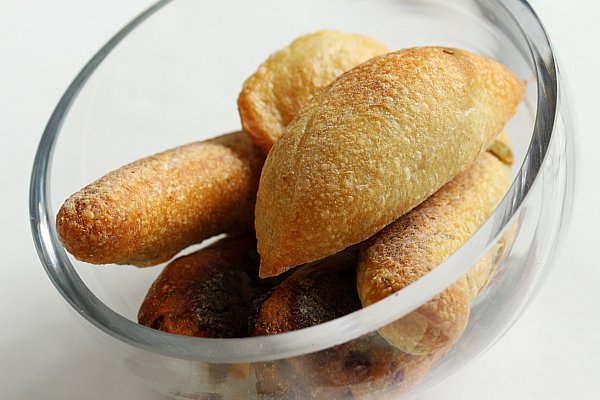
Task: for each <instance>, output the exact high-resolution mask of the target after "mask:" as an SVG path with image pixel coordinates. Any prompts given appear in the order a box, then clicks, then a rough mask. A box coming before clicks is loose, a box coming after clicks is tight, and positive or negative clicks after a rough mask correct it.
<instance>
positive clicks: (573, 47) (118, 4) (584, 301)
mask: <svg viewBox="0 0 600 400" xmlns="http://www.w3.org/2000/svg"><path fill="white" fill-rule="evenodd" d="M531 2H532V4H533V5H534V7H535V8H536V9H537V11H538V13H539V15H540V16H541V18H542V20H543V21H544V23H545V25H546V27H547V29H548V31H549V33H550V36H551V37H552V39H553V42H554V44H555V47H556V49H557V50H558V52H559V55H560V61H561V62H562V70H563V72H565V73H566V75H567V79H568V82H569V83H570V88H571V99H572V102H571V108H572V109H573V111H574V112H575V117H576V122H577V124H578V136H579V137H578V141H579V149H578V150H579V153H578V162H579V164H578V187H577V197H576V204H575V211H574V215H573V220H572V223H571V227H570V231H569V235H568V237H567V240H566V243H564V246H563V249H562V252H561V254H560V256H559V258H558V260H557V263H556V268H555V270H554V272H553V274H552V275H551V276H550V278H549V279H548V281H547V283H546V285H545V286H544V288H543V289H542V290H541V292H540V293H539V295H538V297H537V298H536V300H535V301H534V303H533V304H532V305H531V307H530V308H529V309H528V311H527V312H526V313H525V315H524V316H523V317H522V318H521V320H520V321H519V322H517V324H516V325H515V326H514V327H513V329H512V330H511V331H510V332H509V333H508V334H507V335H506V336H505V337H504V338H503V339H502V340H501V341H500V342H499V343H498V344H497V345H496V346H495V347H494V348H492V350H490V351H489V352H488V353H486V354H485V355H483V356H482V357H480V358H479V359H478V360H476V361H475V362H473V363H472V364H471V365H470V366H469V367H467V368H465V369H464V370H462V371H460V372H459V373H457V374H456V375H454V376H453V377H452V378H451V379H449V380H448V381H446V382H445V383H443V384H442V385H441V386H439V387H437V388H436V389H434V390H433V391H431V392H430V393H429V394H427V395H426V396H425V397H424V398H423V399H426V400H435V399H445V400H452V399H461V400H469V399H473V400H475V399H489V400H501V399H546V400H552V399H561V400H562V399H600V361H599V360H600V344H599V343H598V340H599V338H600V268H599V262H598V256H597V253H596V252H595V250H596V249H597V248H598V247H599V246H600V240H598V234H597V232H598V227H597V226H596V225H597V224H600V213H599V212H598V209H599V208H600V206H599V205H598V203H599V201H598V200H599V199H600V189H599V187H600V134H598V129H599V127H600V102H599V101H598V93H600V80H599V79H598V73H599V71H600V45H599V44H598V43H599V42H600V24H598V22H597V20H598V17H600V3H599V2H596V1H594V0H578V1H577V2H565V1H562V0H531ZM150 3H151V2H150V1H149V0H127V1H119V0H103V1H102V2H100V1H93V0H85V1H84V0H60V1H59V0H54V1H16V0H14V1H10V0H8V1H6V0H0V152H1V154H0V171H1V172H0V192H1V194H2V195H1V196H0V206H1V208H0V210H2V216H1V217H0V246H1V254H2V259H3V260H4V262H2V263H1V264H2V267H0V308H1V309H2V318H1V321H2V328H0V398H1V399H47V400H57V399H91V400H95V399H98V400H100V399H102V400H104V399H107V398H109V399H110V398H113V399H121V398H123V399H125V398H126V399H129V400H137V399H140V400H141V399H145V400H149V399H160V398H161V397H160V396H158V395H156V394H154V393H153V392H151V391H150V390H149V389H147V388H145V387H142V386H139V384H138V383H136V382H132V381H129V380H128V379H127V374H126V373H122V372H123V371H121V368H122V367H120V366H119V365H118V364H117V363H115V362H114V361H113V359H112V358H111V356H110V355H109V354H105V353H104V351H103V349H102V347H101V346H100V345H98V344H97V343H96V342H95V339H93V338H91V337H89V336H88V333H87V331H86V329H85V328H84V327H83V326H82V324H81V323H79V322H77V320H76V319H75V318H74V317H73V315H72V312H71V311H70V310H69V309H68V307H67V305H66V303H65V301H64V300H63V299H62V298H61V297H60V295H59V294H58V293H57V292H56V291H55V289H54V287H53V286H52V285H51V283H50V281H49V280H48V278H47V277H46V275H45V273H44V271H43V269H42V267H41V265H40V262H39V261H38V258H37V255H36V253H35V250H34V248H33V244H32V239H31V235H30V231H29V222H28V209H27V201H28V182H29V173H30V170H31V165H32V161H33V155H34V151H35V148H36V146H37V142H38V140H39V137H40V135H41V133H42V131H43V128H44V126H45V124H46V122H47V120H48V118H49V116H50V113H51V112H52V110H53V108H54V106H55V104H56V103H57V101H58V99H59V98H60V96H61V95H62V93H63V91H64V89H65V88H66V87H67V85H68V84H69V83H70V81H71V80H72V78H73V77H74V76H75V74H76V73H77V72H78V71H79V69H80V68H81V67H82V66H83V64H84V63H85V62H86V61H87V60H88V59H89V58H90V57H91V56H92V55H93V54H94V53H95V51H96V50H97V49H98V48H99V47H100V46H101V45H102V44H104V42H105V41H106V40H107V39H108V38H109V37H110V36H111V35H112V34H113V33H114V32H116V31H117V30H118V29H119V28H121V27H122V26H123V25H124V24H125V23H126V22H128V20H129V19H131V18H132V17H133V16H135V15H136V14H137V13H138V12H140V11H141V10H143V9H144V8H145V7H146V6H147V5H149V4H150Z"/></svg>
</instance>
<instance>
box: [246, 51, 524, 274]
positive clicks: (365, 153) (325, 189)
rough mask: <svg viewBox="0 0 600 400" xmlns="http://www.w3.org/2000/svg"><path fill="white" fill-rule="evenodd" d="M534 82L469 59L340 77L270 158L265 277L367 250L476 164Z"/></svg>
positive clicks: (401, 64) (415, 62) (426, 59)
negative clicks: (356, 248)
mask: <svg viewBox="0 0 600 400" xmlns="http://www.w3.org/2000/svg"><path fill="white" fill-rule="evenodd" d="M523 90H524V84H523V82H522V81H520V80H519V79H518V78H517V77H516V76H515V75H514V74H513V73H512V72H510V71H509V70H508V69H507V68H506V67H504V66H503V65H500V64H498V63H496V62H494V61H492V60H489V59H486V58H484V57H481V56H477V55H475V54H472V53H469V52H466V51H464V50H458V49H449V48H438V47H424V48H413V49H407V50H402V51H398V52H394V53H389V54H385V55H382V56H378V57H375V58H373V59H371V60H369V61H367V62H365V63H363V64H361V65H359V66H357V67H355V68H353V69H352V70H350V71H348V72H346V73H344V74H343V75H341V76H340V77H339V78H337V79H336V80H335V81H334V82H333V83H332V84H331V85H329V86H328V87H327V88H325V89H323V90H322V91H321V92H320V93H319V94H318V95H316V96H315V97H314V98H313V99H312V100H311V101H310V102H309V103H308V104H307V105H306V106H305V107H304V108H302V110H301V111H300V112H299V113H298V114H297V116H296V117H295V118H294V120H293V121H292V122H291V123H290V124H289V125H288V127H287V128H286V132H285V134H284V135H283V136H282V137H281V138H280V140H279V141H278V142H277V143H276V144H275V146H273V148H272V149H271V152H270V153H269V155H268V156H267V161H266V162H265V166H264V168H263V172H262V175H261V180H260V184H259V189H258V194H257V202H256V209H255V227H256V234H257V238H258V251H259V254H260V256H261V267H260V275H261V277H268V276H275V275H277V274H280V273H282V272H283V271H286V270H288V269H290V268H292V267H294V266H297V265H300V264H302V263H306V262H310V261H313V260H317V259H321V258H324V257H326V256H328V255H331V254H335V253H337V252H339V251H341V250H342V249H344V248H346V247H348V246H351V245H353V244H356V243H359V242H361V241H363V240H365V239H367V238H369V237H371V236H372V235H374V234H375V233H377V232H378V231H379V230H381V229H382V228H383V227H385V226H386V225H388V224H389V223H391V222H393V221H394V220H396V219H397V218H399V217H400V216H401V215H403V214H405V213H406V212H408V211H409V210H410V209H412V208H413V207H415V206H416V205H418V204H419V203H421V202H422V201H423V200H425V199H426V198H427V197H429V196H430V195H431V194H433V193H434V192H435V191H436V190H438V189H439V188H440V187H441V186H442V185H444V184H445V183H446V182H448V181H449V180H451V179H452V178H453V177H454V176H455V175H457V174H458V173H459V172H461V171H462V170H464V169H465V168H466V167H467V166H468V165H469V164H471V163H472V162H473V161H474V160H475V159H476V158H477V156H478V155H479V154H480V153H481V152H482V151H483V150H484V149H485V148H486V147H487V146H488V145H490V144H491V142H492V141H493V140H494V138H495V137H496V136H497V134H498V133H499V132H500V131H501V129H502V128H503V127H504V125H505V124H506V122H507V121H508V119H509V118H510V117H511V116H512V115H513V114H514V113H515V111H516V109H517V105H518V104H519V102H520V100H521V97H522V94H523Z"/></svg>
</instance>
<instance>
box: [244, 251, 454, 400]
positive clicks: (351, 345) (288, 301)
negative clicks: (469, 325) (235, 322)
mask: <svg viewBox="0 0 600 400" xmlns="http://www.w3.org/2000/svg"><path fill="white" fill-rule="evenodd" d="M355 250H356V249H355V248H351V249H348V250H346V251H344V252H342V253H340V254H337V255H334V256H331V257H328V258H327V259H325V260H321V261H318V262H316V263H313V264H310V265H307V266H304V267H301V268H299V269H298V270H296V271H294V272H293V273H292V274H291V276H290V277H289V278H287V279H285V280H284V281H283V282H282V283H281V284H279V285H278V286H276V287H275V288H274V289H273V290H272V291H271V292H270V294H269V295H268V297H267V298H266V299H264V301H263V302H262V304H260V305H259V307H258V316H257V318H256V322H255V326H254V334H255V335H272V334H277V333H283V332H289V331H292V330H297V329H302V328H307V327H310V326H313V325H317V324H320V323H323V322H327V321H329V320H332V319H335V318H339V317H342V316H344V315H346V314H348V313H350V312H352V311H355V310H357V309H359V308H360V301H359V299H358V295H357V293H356V274H355V266H356V251H355ZM444 352H445V350H444ZM442 354H443V353H442V352H439V353H437V354H435V355H434V356H413V355H410V354H406V353H403V352H401V351H399V350H397V349H395V348H394V347H392V346H390V345H389V344H387V343H386V342H385V341H384V340H383V339H381V338H380V337H379V335H378V334H376V333H375V334H371V335H367V336H364V337H361V338H358V339H355V340H353V341H351V342H348V343H344V344H342V345H338V346H335V347H333V348H330V349H326V350H322V351H319V352H317V353H313V354H309V355H304V356H298V357H293V358H289V359H286V360H281V361H275V362H271V363H261V364H257V365H255V370H256V372H257V378H258V381H259V392H260V393H261V396H262V397H261V398H272V399H275V398H278V399H289V398H306V397H312V398H322V397H324V396H327V397H328V398H335V399H337V398H339V399H354V398H356V399H360V398H386V397H385V396H383V397H382V394H383V393H393V394H395V395H397V394H398V393H401V392H403V391H405V390H407V389H408V388H409V387H411V386H412V385H413V384H415V383H416V382H418V381H419V380H420V379H421V378H422V377H423V376H424V374H425V373H426V372H427V371H428V370H429V368H430V367H431V365H432V363H433V362H434V361H435V360H437V359H438V358H439V357H440V356H441V355H442ZM373 396H375V397H373ZM377 396H380V397H377Z"/></svg>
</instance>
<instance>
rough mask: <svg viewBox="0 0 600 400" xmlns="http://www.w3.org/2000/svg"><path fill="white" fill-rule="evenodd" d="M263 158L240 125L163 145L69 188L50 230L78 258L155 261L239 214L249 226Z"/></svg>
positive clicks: (224, 227)
mask: <svg viewBox="0 0 600 400" xmlns="http://www.w3.org/2000/svg"><path fill="white" fill-rule="evenodd" d="M263 162H264V156H263V155H262V153H261V152H260V150H259V149H258V148H256V146H254V144H253V143H252V141H251V140H250V139H249V138H248V137H247V136H246V135H245V134H244V133H242V132H237V133H232V134H229V135H224V136H221V137H218V138H215V139H211V140H207V141H204V142H196V143H192V144H188V145H185V146H181V147H177V148H175V149H171V150H167V151H165V152H162V153H159V154H156V155H153V156H150V157H146V158H144V159H141V160H138V161H135V162H133V163H131V164H129V165H126V166H124V167H121V168H119V169H117V170H115V171H112V172H110V173H108V174H107V175H105V176H103V177H102V178H100V179H98V180H97V181H95V182H93V183H92V184H90V185H88V186H86V187H85V188H83V189H82V190H80V191H79V192H77V193H75V194H73V195H72V196H71V197H69V198H68V199H67V200H66V201H65V203H64V204H63V206H62V207H61V209H60V211H59V212H58V215H57V217H56V230H57V232H58V235H59V237H60V239H61V241H62V243H63V245H64V246H65V249H67V251H69V252H70V253H71V254H73V255H74V256H75V258H77V259H78V260H81V261H86V262H89V263H93V264H110V263H115V264H133V265H137V266H139V267H143V266H149V265H155V264H160V263H161V262H164V261H168V260H169V259H171V258H172V257H173V256H174V255H175V254H177V252H179V251H180V250H182V249H184V248H185V247H187V246H189V245H191V244H194V243H199V242H201V241H202V240H204V239H206V238H208V237H211V236H214V235H216V234H219V233H223V232H226V231H228V230H231V229H233V228H234V227H235V226H239V225H242V224H243V222H242V221H248V223H247V224H248V225H251V220H252V216H253V212H252V209H253V207H254V201H255V196H256V188H257V186H258V180H259V177H260V173H261V168H262V165H263Z"/></svg>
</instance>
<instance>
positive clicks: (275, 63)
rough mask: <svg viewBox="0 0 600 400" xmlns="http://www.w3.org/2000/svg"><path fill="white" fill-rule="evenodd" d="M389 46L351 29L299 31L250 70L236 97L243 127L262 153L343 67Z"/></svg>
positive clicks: (348, 66)
mask: <svg viewBox="0 0 600 400" xmlns="http://www.w3.org/2000/svg"><path fill="white" fill-rule="evenodd" d="M388 51H389V50H388V49H387V48H386V47H385V46H384V45H382V44H380V43H378V42H376V41H375V40H373V39H371V38H369V37H367V36H363V35H358V34H354V33H343V32H337V31H331V30H326V31H320V32H316V33H311V34H308V35H304V36H300V37H299V38H297V39H296V40H294V41H293V42H292V43H291V44H290V45H289V46H287V47H285V48H284V49H282V50H280V51H278V52H276V53H274V54H272V55H271V56H270V57H269V58H268V59H267V60H266V61H265V62H264V63H263V64H262V65H261V66H260V67H259V68H258V70H257V71H256V72H255V73H254V74H253V75H252V76H250V77H249V78H248V79H247V80H246V82H244V86H243V88H242V91H241V93H240V95H239V98H238V109H239V112H240V118H241V120H242V127H243V129H244V131H246V132H247V133H248V134H249V135H250V136H251V137H252V139H253V140H254V142H255V143H256V144H257V145H258V146H259V147H260V148H261V149H262V150H263V151H264V152H265V154H266V153H268V152H269V150H270V149H271V147H272V146H273V144H274V143H275V142H276V141H277V139H278V138H279V137H280V136H281V135H282V133H283V130H284V128H285V127H286V125H287V124H288V123H289V122H290V121H291V120H292V118H293V117H294V116H295V115H296V113H297V112H298V110H300V108H301V107H302V106H304V104H306V102H308V101H309V100H310V99H311V98H312V97H313V95H314V94H315V93H317V92H318V91H319V90H320V89H322V88H323V87H325V86H327V85H328V84H329V83H331V81H333V80H334V79H335V78H337V77H338V76H339V75H340V74H342V73H343V72H345V71H347V70H349V69H350V68H352V67H354V66H356V65H358V64H360V63H362V62H363V61H366V60H368V59H370V58H372V57H374V56H376V55H379V54H383V53H387V52H388Z"/></svg>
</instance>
